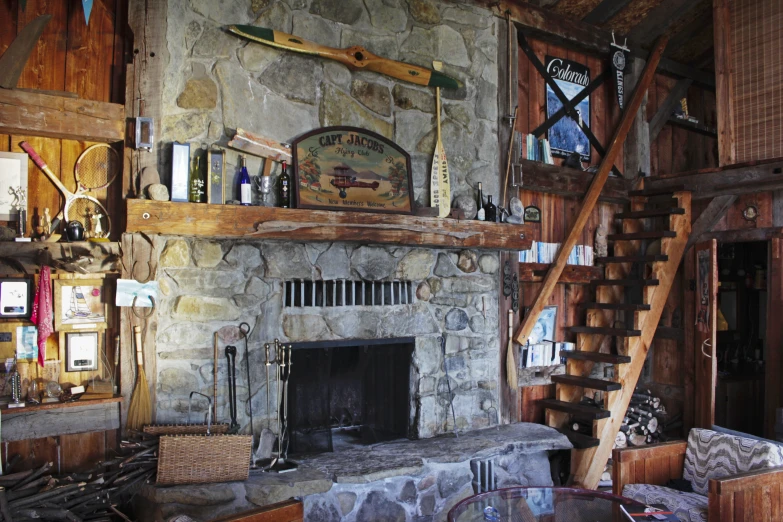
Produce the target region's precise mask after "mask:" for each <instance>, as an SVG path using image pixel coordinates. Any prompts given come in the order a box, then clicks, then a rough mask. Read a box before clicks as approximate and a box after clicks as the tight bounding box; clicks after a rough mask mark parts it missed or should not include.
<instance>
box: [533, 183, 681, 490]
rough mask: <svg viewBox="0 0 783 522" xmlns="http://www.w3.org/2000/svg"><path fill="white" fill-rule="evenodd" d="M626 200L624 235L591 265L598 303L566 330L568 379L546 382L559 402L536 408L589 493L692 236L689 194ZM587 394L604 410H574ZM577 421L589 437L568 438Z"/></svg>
mask: <svg viewBox="0 0 783 522" xmlns="http://www.w3.org/2000/svg"><path fill="white" fill-rule="evenodd" d="M669 190H671V189H669ZM631 195H632V199H631V210H630V211H629V212H623V213H620V214H616V215H615V218H616V219H619V220H621V221H622V232H621V233H619V234H613V235H610V236H609V239H610V240H613V241H614V252H613V256H612V257H606V258H599V259H596V262H597V263H599V264H604V265H605V266H606V268H605V273H604V277H605V279H602V280H599V281H594V282H593V285H594V289H595V297H596V298H595V302H591V303H585V304H584V305H583V306H584V308H585V309H586V310H587V312H586V321H585V325H584V326H576V327H572V328H571V331H573V332H575V333H576V334H577V342H576V351H573V352H565V353H564V354H563V355H565V357H566V358H567V362H566V374H565V375H556V376H552V381H553V382H555V383H556V385H557V395H556V397H557V398H556V399H545V400H542V401H541V402H542V404H543V405H544V406H545V407H546V408H547V424H549V425H550V426H552V427H555V428H558V429H560V430H561V431H562V433H564V434H566V435H567V436H568V438H569V439H570V440H571V443H572V444H573V445H574V448H575V449H574V451H573V453H572V459H571V478H572V482H573V483H574V484H576V485H578V486H580V487H585V488H590V489H593V488H595V487H596V486H597V485H598V481H599V479H600V477H601V473H602V472H603V470H604V467H605V465H606V462H607V460H608V459H609V455H610V454H611V452H612V446H613V445H614V441H615V437H617V432H618V431H619V429H620V425H621V424H622V421H623V416H624V415H625V412H626V410H627V409H628V404H629V402H630V400H631V396H632V395H633V392H634V389H635V387H636V383H637V381H638V379H639V375H640V374H641V371H642V367H643V365H644V361H645V358H646V357H647V351H648V349H649V347H650V343H651V342H652V340H653V337H654V336H655V331H656V329H657V328H658V322H659V320H660V318H661V313H662V312H663V308H664V305H665V304H666V299H667V297H668V295H669V291H670V289H671V286H672V281H673V280H674V277H675V275H676V274H677V268H678V267H679V265H680V261H681V260H682V257H683V254H684V252H685V246H686V244H687V242H688V237H689V235H690V227H691V195H690V192H685V191H675V192H673V193H662V192H660V191H645V190H638V191H634V192H631ZM661 198H664V199H663V201H662V202H661ZM650 203H652V204H650ZM661 224H664V225H668V226H665V227H661V226H660V225H661ZM655 225H658V226H657V227H656V226H655ZM656 228H660V229H656ZM658 242H660V248H657V244H658ZM645 247H646V248H645ZM634 290H636V292H635V293H636V295H631V294H633V293H634ZM634 298H635V299H634ZM616 338H618V339H620V340H621V342H617V343H609V344H612V345H616V346H617V349H616V350H615V349H613V347H610V349H608V350H607V346H606V345H607V341H611V340H614V339H616ZM602 347H603V349H601V348H602ZM596 363H604V364H607V365H611V366H613V370H614V371H613V376H614V377H613V378H611V379H608V380H607V379H603V378H595V377H593V378H591V376H590V374H591V372H592V371H593V368H594V366H595V364H596ZM585 390H599V391H601V392H603V405H602V407H601V406H597V405H590V404H580V401H581V399H582V397H584V396H585ZM576 420H579V421H582V422H584V421H593V436H592V437H591V436H587V435H584V434H580V433H576V432H574V431H572V430H571V429H570V426H569V425H570V423H571V422H573V421H576Z"/></svg>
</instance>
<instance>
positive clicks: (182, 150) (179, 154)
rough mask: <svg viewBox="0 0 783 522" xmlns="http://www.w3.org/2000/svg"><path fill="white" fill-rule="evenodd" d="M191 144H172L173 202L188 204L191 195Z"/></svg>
mask: <svg viewBox="0 0 783 522" xmlns="http://www.w3.org/2000/svg"><path fill="white" fill-rule="evenodd" d="M189 181H190V144H189V143H179V142H176V141H175V142H174V143H172V144H171V186H170V187H169V188H170V189H171V190H170V191H169V192H170V193H171V201H174V202H180V203H186V202H187V201H188V196H189V195H190V183H189Z"/></svg>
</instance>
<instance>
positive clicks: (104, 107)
mask: <svg viewBox="0 0 783 522" xmlns="http://www.w3.org/2000/svg"><path fill="white" fill-rule="evenodd" d="M0 134H17V135H25V136H44V137H49V138H64V139H71V140H82V141H103V142H108V143H112V142H116V141H122V140H123V139H124V138H125V107H124V106H122V105H120V104H117V103H106V102H97V101H91V100H82V99H79V98H71V97H68V96H57V95H53V94H44V93H39V92H31V91H22V90H17V89H0Z"/></svg>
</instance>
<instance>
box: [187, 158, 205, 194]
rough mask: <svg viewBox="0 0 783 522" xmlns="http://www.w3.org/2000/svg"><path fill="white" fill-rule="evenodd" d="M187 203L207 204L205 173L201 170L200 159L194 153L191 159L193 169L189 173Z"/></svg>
mask: <svg viewBox="0 0 783 522" xmlns="http://www.w3.org/2000/svg"><path fill="white" fill-rule="evenodd" d="M188 201H190V202H191V203H206V202H207V182H206V178H205V173H204V172H203V171H202V169H201V158H200V157H199V155H198V152H196V157H195V158H193V168H192V169H191V171H190V195H189V196H188Z"/></svg>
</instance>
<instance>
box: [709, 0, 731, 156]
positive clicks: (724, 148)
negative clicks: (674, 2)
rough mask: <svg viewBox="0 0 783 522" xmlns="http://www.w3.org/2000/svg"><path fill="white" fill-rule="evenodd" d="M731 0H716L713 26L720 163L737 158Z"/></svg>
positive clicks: (713, 7) (714, 0) (714, 2)
mask: <svg viewBox="0 0 783 522" xmlns="http://www.w3.org/2000/svg"><path fill="white" fill-rule="evenodd" d="M729 4H730V2H729V0H713V2H712V25H713V31H714V34H715V39H714V47H715V80H716V82H715V105H716V107H720V110H718V165H721V166H723V165H731V164H732V163H735V162H736V161H737V143H736V136H735V133H736V129H735V128H734V92H733V91H734V88H733V87H732V83H733V82H732V75H731V71H732V70H733V67H734V64H733V63H732V58H731V41H732V38H731V10H730V9H729Z"/></svg>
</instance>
